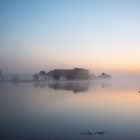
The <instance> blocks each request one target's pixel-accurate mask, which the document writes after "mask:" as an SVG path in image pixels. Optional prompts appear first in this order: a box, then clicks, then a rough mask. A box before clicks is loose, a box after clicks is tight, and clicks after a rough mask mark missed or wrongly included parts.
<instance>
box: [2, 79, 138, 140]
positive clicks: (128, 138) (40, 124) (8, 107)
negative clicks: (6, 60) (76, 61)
mask: <svg viewBox="0 0 140 140" xmlns="http://www.w3.org/2000/svg"><path fill="white" fill-rule="evenodd" d="M139 90H140V83H139V82H132V83H129V82H128V81H127V83H125V82H124V83H123V82H122V84H118V83H117V82H116V83H112V82H110V81H94V82H89V81H81V82H53V83H52V82H51V83H43V84H42V83H0V140H140V93H139V92H138V91H139Z"/></svg>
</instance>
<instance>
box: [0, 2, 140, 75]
mask: <svg viewBox="0 0 140 140" xmlns="http://www.w3.org/2000/svg"><path fill="white" fill-rule="evenodd" d="M0 5H1V11H0V12H1V45H0V68H1V69H4V70H6V71H11V72H17V71H21V72H27V73H28V72H29V73H31V72H35V71H38V70H41V69H45V70H49V69H52V68H55V67H58V68H72V67H85V68H88V69H90V70H93V71H94V70H95V71H96V70H99V71H101V70H107V71H133V72H137V71H139V70H140V62H138V60H140V55H139V52H140V41H139V37H140V1H139V0H0Z"/></svg>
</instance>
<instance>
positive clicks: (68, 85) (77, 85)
mask: <svg viewBox="0 0 140 140" xmlns="http://www.w3.org/2000/svg"><path fill="white" fill-rule="evenodd" d="M33 85H34V87H42V88H44V87H46V86H47V87H49V88H52V89H54V90H67V91H72V92H74V93H78V92H85V91H88V89H89V85H90V83H89V82H79V81H78V82H58V81H57V82H48V83H34V84H33Z"/></svg>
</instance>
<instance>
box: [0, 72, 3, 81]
mask: <svg viewBox="0 0 140 140" xmlns="http://www.w3.org/2000/svg"><path fill="white" fill-rule="evenodd" d="M0 80H4V75H3V73H2V70H0Z"/></svg>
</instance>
